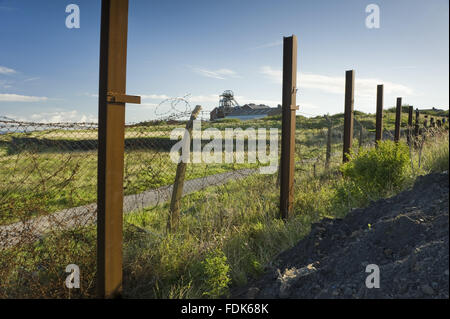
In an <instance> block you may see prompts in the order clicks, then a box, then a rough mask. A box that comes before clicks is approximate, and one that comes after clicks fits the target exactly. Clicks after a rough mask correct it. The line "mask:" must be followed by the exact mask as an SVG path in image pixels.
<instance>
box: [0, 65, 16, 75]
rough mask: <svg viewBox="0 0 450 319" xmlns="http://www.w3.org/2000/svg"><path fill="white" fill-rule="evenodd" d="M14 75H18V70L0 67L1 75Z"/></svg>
mask: <svg viewBox="0 0 450 319" xmlns="http://www.w3.org/2000/svg"><path fill="white" fill-rule="evenodd" d="M14 73H17V72H16V70H13V69H10V68H7V67H6V66H1V65H0V74H14Z"/></svg>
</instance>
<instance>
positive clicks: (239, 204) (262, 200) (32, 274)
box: [0, 98, 406, 298]
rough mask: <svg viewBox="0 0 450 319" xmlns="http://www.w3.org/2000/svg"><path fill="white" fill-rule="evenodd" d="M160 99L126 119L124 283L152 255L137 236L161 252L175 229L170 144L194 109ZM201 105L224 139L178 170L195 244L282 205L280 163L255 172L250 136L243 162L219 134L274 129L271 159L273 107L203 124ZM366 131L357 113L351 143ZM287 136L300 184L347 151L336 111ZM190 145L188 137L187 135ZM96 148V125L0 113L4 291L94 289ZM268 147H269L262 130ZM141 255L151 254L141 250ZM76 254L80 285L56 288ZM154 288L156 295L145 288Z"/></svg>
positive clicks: (82, 292) (277, 124)
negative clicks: (147, 113) (161, 104)
mask: <svg viewBox="0 0 450 319" xmlns="http://www.w3.org/2000/svg"><path fill="white" fill-rule="evenodd" d="M165 103H169V105H170V107H169V109H170V110H171V111H172V112H171V113H170V114H161V113H157V111H155V114H156V113H157V114H156V115H157V116H159V118H158V119H157V120H151V121H143V122H139V123H129V124H127V125H126V127H125V154H124V185H123V187H124V207H123V209H124V251H125V260H124V271H125V273H126V274H127V276H126V278H127V280H126V281H125V283H124V285H125V287H129V288H126V289H131V288H130V287H132V286H133V285H134V284H135V283H136V281H137V280H138V279H137V278H135V277H134V275H133V272H132V271H131V270H128V269H135V268H136V264H139V263H140V262H142V263H145V262H146V261H148V259H149V258H150V259H151V258H157V256H156V255H155V256H152V257H149V256H142V255H139V252H140V251H141V250H142V245H143V243H144V242H145V243H146V244H145V245H153V246H152V247H154V250H158V249H160V248H158V245H160V244H161V243H162V242H164V241H165V240H168V239H167V238H171V237H170V236H171V234H170V232H169V230H168V229H167V224H166V223H167V221H168V219H169V215H170V201H171V198H172V194H173V187H174V182H175V178H176V172H177V167H178V165H179V164H178V162H177V161H175V160H174V158H173V154H174V153H175V154H177V153H178V148H174V146H176V144H177V143H179V140H180V138H181V137H182V136H183V135H182V134H181V135H179V136H178V139H177V138H174V137H173V132H174V130H176V129H178V130H180V129H184V128H185V127H186V124H187V121H188V120H189V117H190V115H191V112H192V111H191V108H190V106H189V103H188V102H187V101H186V100H185V99H184V98H182V99H171V100H167V101H165ZM180 105H182V108H184V109H180V108H179V106H180ZM200 114H201V115H200V116H199V122H198V123H199V125H200V126H201V130H203V131H205V130H207V129H216V130H218V131H219V132H220V134H219V135H220V137H222V140H221V141H220V146H221V147H220V148H219V149H220V156H219V157H220V161H218V162H213V163H208V162H207V161H205V160H204V159H205V158H204V157H203V156H204V155H205V152H202V153H203V154H200V158H201V161H200V162H198V163H192V162H189V163H187V165H186V173H185V176H184V179H183V180H182V184H183V186H184V187H183V197H182V198H181V200H180V205H179V207H180V215H181V219H182V220H183V222H182V223H181V224H180V227H179V228H180V229H179V232H180V233H183V232H190V233H195V234H196V236H197V237H196V238H197V239H198V240H199V242H202V243H209V244H202V245H201V246H199V247H197V248H198V251H196V252H192V253H193V254H200V253H202V251H203V250H205V251H206V250H208V249H210V248H211V247H209V246H208V245H213V244H212V242H217V241H220V240H221V239H220V238H221V236H222V235H223V236H225V235H224V234H226V233H227V232H231V231H232V230H233V227H236V225H238V224H239V221H241V220H244V219H246V218H247V219H249V218H253V217H251V216H250V214H249V213H248V212H249V211H260V212H264V213H263V216H265V215H267V216H266V217H264V218H276V217H277V216H276V214H277V213H278V205H279V176H277V175H278V174H277V171H276V170H275V171H274V172H272V174H260V173H261V171H260V168H261V166H263V165H267V164H264V163H261V162H258V161H256V162H255V163H249V161H248V159H249V155H250V154H249V149H248V147H249V145H250V143H251V142H252V137H251V136H250V137H249V136H244V137H242V138H243V139H244V140H245V142H246V143H244V145H245V147H244V149H243V150H242V152H243V158H244V161H243V163H236V156H237V155H236V154H237V153H238V150H237V146H235V145H234V144H233V143H236V140H235V139H234V138H233V140H232V142H233V143H232V144H233V145H234V146H233V148H232V150H233V152H234V155H233V156H234V157H233V161H232V162H231V163H227V162H225V161H224V158H225V145H226V144H227V140H226V139H224V138H223V137H224V131H225V130H226V129H227V128H231V129H242V130H246V129H249V128H255V129H258V128H266V129H267V130H268V129H271V128H272V129H273V128H275V129H277V130H278V134H277V136H278V141H277V148H276V152H277V155H276V157H277V158H278V159H277V162H279V155H280V142H281V117H280V116H275V117H270V118H266V119H261V120H257V121H238V120H232V121H227V120H224V121H217V122H209V121H204V120H203V119H204V118H205V117H206V115H207V114H205V111H203V114H202V113H200ZM388 128H389V127H388V126H386V128H385V129H384V139H393V133H392V132H391V130H389V129H388ZM374 131H375V126H374V122H373V120H370V119H365V118H358V117H356V118H355V124H354V140H353V147H354V150H355V151H356V152H357V150H358V148H359V146H373V144H374V140H375V132H374ZM405 132H406V129H405V130H403V133H402V135H403V137H404V138H405V137H406V135H405V134H406V133H405ZM171 135H172V138H171ZM267 137H268V136H267ZM295 140H296V146H295V184H296V185H300V184H301V183H308V182H309V181H310V180H313V179H317V178H320V176H322V175H326V174H328V173H333V172H336V171H337V170H336V168H337V167H338V166H339V165H340V163H342V156H343V155H342V148H343V143H342V141H343V116H341V115H335V116H328V117H327V116H325V117H316V118H313V119H311V118H309V119H306V118H304V117H298V118H297V130H296V139H295ZM210 142H211V136H210V138H209V139H208V138H205V139H202V140H201V142H200V143H201V149H202V150H203V151H204V150H205V147H206V148H207V146H208V144H209V145H210V146H211V144H210ZM253 142H255V143H256V141H253ZM190 145H191V147H192V146H193V142H192V141H191V143H190ZM97 146H98V126H97V124H96V123H31V122H19V121H14V120H12V119H0V177H1V180H2V183H1V188H0V298H11V297H13V298H14V297H16V298H17V297H18V298H26V297H32V298H42V297H49V298H51V297H90V296H91V297H92V296H94V295H95V274H96V257H95V256H96V223H95V222H96V213H97V210H96V201H97ZM215 146H216V147H218V144H215ZM265 146H266V147H269V146H270V141H269V140H268V138H266V139H265ZM174 149H175V150H176V151H173V150H174ZM171 151H172V152H171ZM207 153H208V152H207ZM171 154H172V156H171ZM206 155H207V154H206ZM190 156H191V159H192V158H193V157H194V156H195V154H194V153H192V152H191V154H190ZM294 210H296V207H295V204H294ZM264 214H265V215H264ZM258 218H261V217H260V216H259V215H258ZM147 248H148V247H147ZM160 254H161V255H160V256H159V257H158V258H163V255H164V252H163V251H162V252H160ZM144 257H145V258H147V259H141V258H144ZM236 258H239V256H236ZM73 263H75V264H77V265H79V266H80V269H82V285H81V289H79V290H76V291H75V290H70V289H67V288H66V287H65V286H64V280H65V278H66V276H67V274H66V273H65V272H64V268H65V266H66V265H69V264H73ZM61 265H63V266H61ZM127 271H128V273H127ZM151 271H153V270H149V272H151ZM152 280H155V279H152ZM141 293H142V292H141ZM132 295H133V294H132ZM155 295H156V296H157V295H158V294H157V293H155V294H154V295H152V296H155Z"/></svg>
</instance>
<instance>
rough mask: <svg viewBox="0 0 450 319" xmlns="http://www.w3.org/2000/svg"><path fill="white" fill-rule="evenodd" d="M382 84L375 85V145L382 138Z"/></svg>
mask: <svg viewBox="0 0 450 319" xmlns="http://www.w3.org/2000/svg"><path fill="white" fill-rule="evenodd" d="M383 89H384V86H383V84H379V85H377V115H376V123H375V145H377V142H378V141H381V140H382V139H383Z"/></svg>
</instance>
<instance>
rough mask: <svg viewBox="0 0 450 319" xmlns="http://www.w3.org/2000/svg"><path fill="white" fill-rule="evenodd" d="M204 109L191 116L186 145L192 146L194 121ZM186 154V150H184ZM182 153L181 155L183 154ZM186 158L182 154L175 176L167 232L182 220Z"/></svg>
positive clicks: (196, 110)
mask: <svg viewBox="0 0 450 319" xmlns="http://www.w3.org/2000/svg"><path fill="white" fill-rule="evenodd" d="M201 109H202V107H201V106H200V105H197V106H196V107H195V109H194V111H193V112H192V114H191V118H190V119H189V121H188V122H187V123H186V132H185V136H184V137H183V139H184V143H188V145H190V144H191V136H192V128H193V125H194V121H195V119H196V118H197V116H198V113H199V112H200V110H201ZM182 152H184V148H183V150H182ZM182 152H181V154H182ZM184 157H186V154H182V156H181V158H180V162H179V163H178V166H177V172H176V175H175V181H174V183H173V189H172V199H171V201H170V211H169V218H168V220H167V230H168V231H172V230H174V229H176V228H177V226H178V222H179V219H180V201H181V197H182V195H183V187H184V177H185V175H186V166H187V163H186V162H185V161H184V160H183V158H184Z"/></svg>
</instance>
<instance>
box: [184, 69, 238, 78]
mask: <svg viewBox="0 0 450 319" xmlns="http://www.w3.org/2000/svg"><path fill="white" fill-rule="evenodd" d="M190 68H191V69H192V70H193V71H194V72H195V73H198V74H200V75H202V76H204V77H208V78H213V79H218V80H225V79H226V78H238V77H240V76H239V75H238V74H237V73H236V72H235V71H233V70H230V69H218V70H207V69H204V68H198V67H190Z"/></svg>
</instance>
